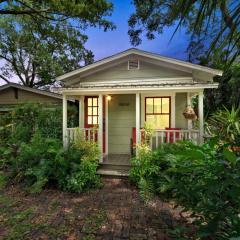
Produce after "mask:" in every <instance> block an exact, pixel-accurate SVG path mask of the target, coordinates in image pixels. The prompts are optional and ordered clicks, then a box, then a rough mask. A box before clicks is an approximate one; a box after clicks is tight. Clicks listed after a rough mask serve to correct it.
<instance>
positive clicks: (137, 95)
mask: <svg viewBox="0 0 240 240" xmlns="http://www.w3.org/2000/svg"><path fill="white" fill-rule="evenodd" d="M140 118H141V116H140V93H136V146H138V145H139V144H140V143H141V132H140ZM137 154H138V152H137V148H136V155H137Z"/></svg>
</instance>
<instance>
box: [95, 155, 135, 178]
mask: <svg viewBox="0 0 240 240" xmlns="http://www.w3.org/2000/svg"><path fill="white" fill-rule="evenodd" d="M130 167H131V163H130V155H129V154H109V155H107V156H105V157H104V158H103V162H102V163H100V166H99V168H98V171H97V173H98V174H100V175H107V176H121V177H127V176H128V175H129V169H130Z"/></svg>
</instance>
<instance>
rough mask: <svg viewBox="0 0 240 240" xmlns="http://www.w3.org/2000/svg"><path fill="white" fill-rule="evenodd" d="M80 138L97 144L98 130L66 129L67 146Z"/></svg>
mask: <svg viewBox="0 0 240 240" xmlns="http://www.w3.org/2000/svg"><path fill="white" fill-rule="evenodd" d="M79 138H81V139H84V140H86V141H89V142H90V141H92V142H97V140H98V129H97V128H67V129H66V139H67V144H69V143H71V142H74V141H76V140H77V139H79Z"/></svg>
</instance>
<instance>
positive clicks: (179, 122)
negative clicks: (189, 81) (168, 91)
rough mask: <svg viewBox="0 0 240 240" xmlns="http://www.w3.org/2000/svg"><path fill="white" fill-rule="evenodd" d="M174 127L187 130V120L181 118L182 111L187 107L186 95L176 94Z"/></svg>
mask: <svg viewBox="0 0 240 240" xmlns="http://www.w3.org/2000/svg"><path fill="white" fill-rule="evenodd" d="M175 105H176V108H175V112H176V118H175V119H176V120H175V121H176V127H177V128H183V129H186V128H187V120H186V119H185V117H184V116H183V114H182V113H183V111H184V109H185V108H186V106H187V93H176V104H175Z"/></svg>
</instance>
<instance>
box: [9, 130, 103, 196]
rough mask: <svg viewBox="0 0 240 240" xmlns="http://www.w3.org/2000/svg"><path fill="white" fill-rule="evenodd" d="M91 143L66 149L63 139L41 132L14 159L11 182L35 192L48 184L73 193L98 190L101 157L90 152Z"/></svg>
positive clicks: (23, 145)
mask: <svg viewBox="0 0 240 240" xmlns="http://www.w3.org/2000/svg"><path fill="white" fill-rule="evenodd" d="M90 144H91V143H85V145H84V146H81V148H78V147H77V145H72V146H70V147H69V148H68V149H66V150H65V149H62V142H61V141H60V140H58V139H51V138H43V137H42V136H41V134H40V133H39V132H37V133H35V134H34V136H33V137H32V139H31V141H30V142H29V143H23V144H22V145H21V147H20V148H19V152H18V154H17V157H16V158H13V159H12V161H11V163H10V170H11V174H10V176H11V179H14V181H17V182H20V183H22V184H23V185H24V186H25V187H26V188H27V190H28V191H29V192H31V193H36V192H40V191H42V189H43V188H44V187H45V186H47V185H51V186H55V187H58V188H60V189H62V190H64V191H71V192H82V191H84V190H87V189H89V188H91V187H98V186H99V185H100V179H99V176H97V175H96V170H97V166H98V164H97V161H96V159H97V156H95V157H94V158H93V159H91V156H92V152H91V151H89V152H88V151H87V150H89V149H91V146H90ZM86 146H87V147H86ZM93 148H95V146H94V147H93ZM89 153H90V155H89Z"/></svg>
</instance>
